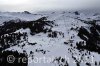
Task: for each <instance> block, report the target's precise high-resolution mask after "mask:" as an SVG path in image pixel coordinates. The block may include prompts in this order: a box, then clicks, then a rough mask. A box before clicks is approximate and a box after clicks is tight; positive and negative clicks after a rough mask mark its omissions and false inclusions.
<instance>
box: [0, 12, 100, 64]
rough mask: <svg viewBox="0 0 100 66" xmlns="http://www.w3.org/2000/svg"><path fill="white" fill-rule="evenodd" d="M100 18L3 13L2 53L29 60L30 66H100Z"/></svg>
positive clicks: (0, 20) (0, 14) (0, 29)
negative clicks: (17, 55) (6, 52)
mask: <svg viewBox="0 0 100 66" xmlns="http://www.w3.org/2000/svg"><path fill="white" fill-rule="evenodd" d="M99 21H100V14H99V13H96V12H95V13H94V12H93V13H88V14H87V13H85V12H80V11H79V12H78V11H75V12H68V11H56V12H38V13H27V12H0V24H1V26H0V44H1V45H0V48H1V51H7V50H9V51H16V50H17V51H18V52H19V53H25V54H27V56H28V66H100V59H99V57H100V51H99V49H100V45H99V44H100V23H99Z"/></svg>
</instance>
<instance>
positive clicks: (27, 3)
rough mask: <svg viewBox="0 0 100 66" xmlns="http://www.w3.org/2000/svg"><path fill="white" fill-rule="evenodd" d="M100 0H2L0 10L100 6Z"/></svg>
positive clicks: (38, 9) (0, 0) (69, 8)
mask: <svg viewBox="0 0 100 66" xmlns="http://www.w3.org/2000/svg"><path fill="white" fill-rule="evenodd" d="M99 5H100V0H0V11H25V10H27V11H36V10H37V11H40V10H56V9H57V10H61V9H68V10H74V9H92V8H93V9H94V8H100V6H99Z"/></svg>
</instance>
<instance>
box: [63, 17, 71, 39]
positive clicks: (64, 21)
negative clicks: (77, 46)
mask: <svg viewBox="0 0 100 66" xmlns="http://www.w3.org/2000/svg"><path fill="white" fill-rule="evenodd" d="M63 19H64V24H65V29H66V33H68V30H67V25H66V21H65V19H66V17H64V15H63ZM68 34H69V33H68ZM68 37H69V38H68V39H70V36H69V35H68Z"/></svg>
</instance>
